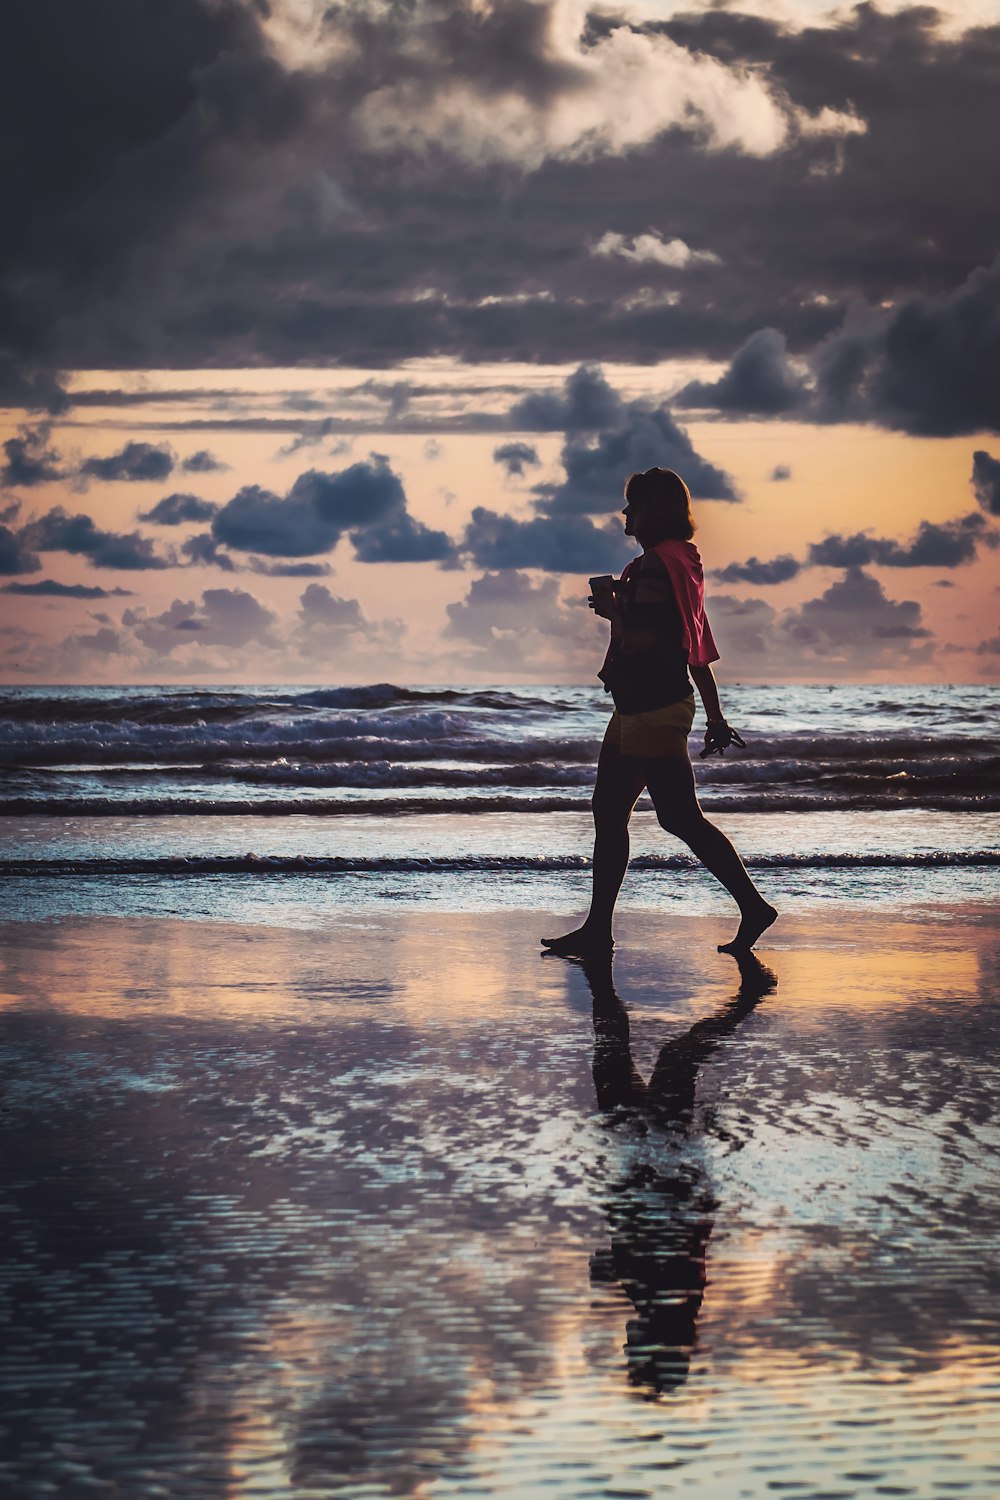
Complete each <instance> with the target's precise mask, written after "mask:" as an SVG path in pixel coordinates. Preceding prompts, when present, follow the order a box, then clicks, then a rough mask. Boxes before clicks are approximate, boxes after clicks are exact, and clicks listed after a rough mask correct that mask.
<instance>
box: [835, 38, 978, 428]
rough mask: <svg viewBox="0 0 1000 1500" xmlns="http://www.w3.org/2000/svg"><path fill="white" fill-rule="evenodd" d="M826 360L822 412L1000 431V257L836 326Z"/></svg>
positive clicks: (901, 424)
mask: <svg viewBox="0 0 1000 1500" xmlns="http://www.w3.org/2000/svg"><path fill="white" fill-rule="evenodd" d="M998 35H1000V28H998ZM998 55H1000V46H998ZM816 369H817V400H816V414H817V415H818V416H819V418H820V419H821V420H824V421H841V420H848V421H850V420H855V421H859V420H860V421H865V420H874V421H877V422H879V423H881V424H882V425H883V426H886V427H892V428H896V429H899V430H901V431H903V432H910V433H914V434H916V435H919V436H922V437H952V436H956V435H959V434H964V433H974V432H984V431H992V432H996V431H1000V380H998V379H997V370H998V369H1000V258H998V259H997V260H995V261H993V263H992V264H991V265H990V266H979V267H977V268H976V269H975V270H974V271H973V272H972V273H971V275H969V276H968V277H967V279H966V280H965V281H963V282H962V283H961V285H960V286H958V287H956V288H955V290H954V291H952V292H949V293H948V294H947V295H944V296H936V297H930V296H917V297H910V298H908V299H905V300H903V301H902V302H901V303H900V305H899V306H898V307H897V308H896V309H895V310H894V311H893V312H892V313H891V314H890V315H889V316H888V317H887V318H886V320H885V321H884V322H882V323H880V324H879V325H878V326H877V327H875V328H874V329H871V330H870V331H865V330H863V329H862V330H858V329H854V328H848V329H847V330H846V331H845V332H844V333H842V334H838V335H835V336H834V337H833V338H831V339H830V340H829V342H828V343H826V344H825V345H824V346H823V347H822V348H821V349H820V350H819V351H818V353H817V356H816Z"/></svg>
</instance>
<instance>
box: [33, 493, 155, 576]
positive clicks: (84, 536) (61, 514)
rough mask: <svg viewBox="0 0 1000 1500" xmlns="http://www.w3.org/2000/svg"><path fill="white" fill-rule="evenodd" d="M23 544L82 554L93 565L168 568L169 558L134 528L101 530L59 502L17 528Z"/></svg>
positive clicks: (51, 550) (84, 516) (50, 550)
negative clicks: (128, 529) (156, 549)
mask: <svg viewBox="0 0 1000 1500" xmlns="http://www.w3.org/2000/svg"><path fill="white" fill-rule="evenodd" d="M20 535H21V540H22V542H23V544H24V545H25V546H27V547H30V548H32V549H37V550H38V551H39V552H69V553H71V554H72V555H73V556H75V557H86V558H87V559H88V560H89V561H90V562H91V563H93V565H94V567H95V568H121V569H123V570H129V569H134V570H148V569H151V568H153V569H159V568H169V567H171V566H172V563H171V561H170V560H169V559H167V558H164V557H160V556H159V554H158V553H157V552H156V551H155V549H154V547H153V544H152V542H150V541H149V540H148V538H147V537H144V536H142V535H141V534H140V533H139V532H138V531H131V532H127V533H125V532H117V531H104V530H102V529H101V528H100V527H99V526H96V525H95V524H94V522H93V521H92V520H91V518H90V516H86V515H82V514H78V515H75V516H71V515H70V514H69V513H68V512H67V511H66V510H64V509H63V507H62V506H61V505H57V506H55V507H54V509H52V510H50V511H48V512H47V514H46V515H44V516H40V517H39V518H38V519H37V520H34V521H29V522H28V524H27V525H26V526H23V527H22V528H21V533H20Z"/></svg>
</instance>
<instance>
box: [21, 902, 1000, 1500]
mask: <svg viewBox="0 0 1000 1500" xmlns="http://www.w3.org/2000/svg"><path fill="white" fill-rule="evenodd" d="M718 925H719V924H718V923H716V922H713V921H712V920H699V919H695V920H692V921H690V922H676V921H675V922H673V923H670V924H668V923H666V922H657V921H656V920H655V919H648V920H646V919H638V918H635V917H633V918H632V919H631V920H629V919H628V918H626V919H625V921H624V923H623V938H622V943H621V951H620V953H619V956H618V958H617V959H616V964H615V973H614V990H613V992H609V991H608V990H607V988H606V987H605V988H603V989H602V988H601V984H600V983H598V985H597V992H596V993H595V991H594V989H593V988H591V987H589V986H588V984H587V981H586V976H585V975H584V974H583V973H582V972H581V971H580V970H579V969H578V968H576V967H575V966H567V965H566V964H564V963H562V962H560V961H555V962H550V961H545V962H541V961H539V959H538V957H537V953H536V950H535V948H534V939H535V936H536V932H540V931H543V930H544V923H540V922H538V921H536V919H535V918H534V917H532V916H531V915H530V914H527V915H524V916H517V915H513V916H512V915H511V914H505V913H500V914H495V915H493V916H490V917H486V918H484V917H478V916H464V917H448V916H444V915H434V914H430V913H423V914H420V915H417V914H414V913H394V914H393V920H388V919H387V918H386V917H385V916H384V915H381V914H377V913H374V912H373V913H372V914H371V915H370V916H366V917H364V918H360V917H359V918H358V919H356V920H353V921H351V922H350V923H347V922H343V921H338V922H336V924H333V923H331V927H330V929H329V930H327V931H311V932H306V933H303V932H301V931H295V932H288V931H282V930H281V929H274V928H271V929H267V930H266V931H263V930H253V929H238V928H234V927H232V926H218V927H213V926H212V925H211V924H201V923H196V922H187V923H185V922H173V923H156V922H148V923H141V922H128V921H114V920H110V919H108V920H104V921H97V922H86V921H81V922H68V921H67V922H62V923H50V924H37V925H35V926H31V927H28V926H20V927H17V928H13V929H12V928H8V929H6V930H5V931H4V933H3V937H4V938H5V939H6V940H7V941H5V943H4V946H3V968H2V970H0V988H2V989H3V991H4V993H5V994H6V996H7V997H8V998H7V1001H6V1005H5V1008H4V1009H3V1011H2V1012H0V1044H2V1054H0V1055H2V1059H3V1068H4V1073H5V1081H6V1085H7V1087H6V1089H5V1099H6V1102H7V1107H8V1110H9V1115H10V1121H11V1126H12V1128H13V1130H14V1131H15V1132H16V1135H15V1136H14V1140H15V1141H16V1149H8V1150H6V1151H5V1152H4V1154H3V1157H2V1158H0V1160H2V1169H0V1170H2V1173H3V1178H4V1184H3V1186H4V1194H3V1197H4V1202H5V1204H6V1206H7V1209H8V1213H7V1215H6V1221H7V1222H6V1237H7V1243H8V1246H9V1247H10V1253H9V1254H8V1261H7V1268H6V1270H5V1271H4V1273H3V1274H4V1281H5V1286H6V1289H7V1291H8V1293H9V1300H8V1307H9V1309H10V1327H9V1329H8V1331H7V1336H6V1338H5V1341H4V1346H3V1347H4V1351H5V1353H4V1357H3V1364H4V1369H3V1372H2V1374H0V1380H2V1382H3V1388H4V1393H5V1396H7V1397H8V1398H12V1402H13V1410H14V1412H15V1422H16V1426H12V1427H11V1428H9V1429H8V1430H7V1432H6V1435H5V1437H4V1440H3V1451H2V1454H0V1462H2V1463H3V1465H4V1466H5V1467H3V1468H2V1469H0V1477H5V1478H8V1479H9V1480H11V1481H14V1480H18V1479H24V1480H30V1481H32V1482H33V1481H35V1480H38V1479H45V1480H48V1481H49V1482H52V1483H56V1484H57V1485H58V1484H61V1483H64V1480H65V1478H66V1475H67V1474H69V1473H70V1472H71V1471H70V1470H69V1469H65V1465H67V1464H69V1465H73V1464H76V1465H79V1466H80V1472H82V1473H84V1474H85V1475H89V1476H90V1477H91V1478H97V1479H100V1480H104V1481H107V1482H113V1483H116V1484H118V1485H119V1486H120V1487H121V1488H123V1490H124V1491H125V1492H128V1491H129V1488H130V1487H131V1488H132V1490H133V1491H135V1492H139V1490H141V1488H142V1487H143V1486H152V1485H154V1484H157V1483H159V1484H161V1485H163V1486H164V1487H165V1488H166V1490H167V1492H168V1493H171V1494H175V1493H176V1494H179V1495H180V1494H184V1495H186V1494H188V1493H190V1494H192V1495H194V1494H197V1495H198V1496H199V1497H201V1496H202V1495H213V1494H218V1495H220V1496H222V1495H225V1496H227V1497H228V1496H229V1495H233V1494H238V1493H242V1492H243V1489H245V1488H247V1487H248V1486H251V1485H252V1484H254V1483H257V1484H260V1483H264V1482H265V1481H266V1485H265V1487H266V1489H267V1493H269V1494H273V1495H276V1496H282V1497H285V1496H287V1497H296V1500H298V1497H299V1496H300V1495H305V1494H306V1493H308V1492H309V1490H310V1488H312V1489H317V1488H318V1489H319V1490H320V1491H321V1492H322V1493H324V1494H337V1493H352V1492H356V1491H357V1489H358V1487H360V1486H361V1485H362V1484H373V1485H375V1486H376V1487H377V1488H379V1489H380V1491H381V1492H387V1493H395V1494H424V1493H426V1494H435V1495H436V1494H445V1493H455V1494H465V1493H468V1492H470V1491H471V1490H473V1489H475V1488H476V1487H477V1486H478V1487H479V1488H482V1489H485V1490H486V1491H487V1492H495V1493H502V1492H505V1491H506V1492H508V1493H517V1492H518V1486H519V1485H520V1486H521V1487H522V1489H523V1486H524V1484H525V1483H527V1482H528V1479H529V1477H530V1481H531V1483H533V1484H544V1485H545V1487H546V1490H547V1492H549V1493H552V1494H555V1495H556V1496H567V1497H569V1496H576V1495H582V1494H584V1493H591V1492H592V1490H593V1486H594V1485H595V1484H596V1483H597V1482H598V1481H600V1483H601V1484H602V1485H603V1486H605V1487H624V1488H630V1489H638V1490H643V1489H645V1490H646V1491H648V1492H651V1493H659V1492H660V1491H661V1490H662V1488H663V1486H664V1484H666V1483H667V1482H668V1480H669V1482H670V1483H671V1484H673V1485H674V1486H675V1487H677V1488H680V1489H687V1490H688V1491H689V1492H691V1493H698V1494H712V1493H713V1492H714V1491H713V1486H715V1487H716V1489H717V1490H718V1492H719V1493H725V1492H726V1491H725V1488H724V1487H725V1485H726V1484H729V1483H731V1481H732V1479H733V1475H735V1474H739V1475H740V1482H741V1484H742V1486H743V1488H745V1489H746V1491H747V1493H748V1494H750V1495H754V1496H756V1495H758V1494H760V1495H763V1494H765V1493H767V1492H768V1485H769V1483H770V1480H771V1479H772V1478H773V1477H774V1476H775V1474H778V1473H779V1472H780V1476H782V1477H783V1478H784V1479H786V1480H795V1481H798V1482H799V1484H800V1486H810V1485H811V1486H812V1487H813V1488H815V1487H816V1486H817V1484H818V1483H819V1480H820V1479H821V1478H822V1479H823V1480H824V1481H825V1482H826V1487H829V1488H838V1489H846V1490H847V1491H848V1492H849V1493H854V1492H857V1493H865V1490H864V1488H863V1485H862V1481H860V1480H856V1481H855V1480H850V1479H849V1478H845V1477H844V1476H847V1475H849V1474H859V1473H876V1472H878V1473H879V1474H881V1475H882V1478H881V1479H879V1480H878V1481H877V1482H879V1483H889V1484H893V1483H897V1484H902V1486H903V1487H904V1488H905V1487H906V1486H907V1485H909V1486H910V1489H911V1491H912V1492H913V1493H917V1494H923V1493H936V1486H937V1484H938V1481H939V1480H941V1481H949V1482H955V1481H961V1480H963V1479H964V1480H967V1481H968V1482H969V1483H970V1484H971V1485H972V1486H973V1488H974V1487H975V1485H976V1484H977V1483H979V1484H980V1485H983V1484H989V1483H991V1482H992V1481H991V1480H990V1479H989V1478H988V1474H989V1464H990V1463H991V1462H992V1459H991V1457H990V1455H989V1453H988V1451H987V1438H988V1437H989V1436H990V1435H991V1434H992V1436H993V1438H994V1439H995V1436H996V1431H997V1421H998V1407H997V1403H996V1393H995V1390H991V1389H990V1388H989V1385H988V1371H989V1369H990V1368H991V1365H992V1364H993V1363H994V1362H995V1359H996V1355H997V1351H998V1346H1000V1323H998V1319H997V1315H996V1311H995V1306H994V1304H995V1298H994V1297H993V1293H992V1289H993V1287H994V1285H995V1277H996V1274H997V1263H996V1244H995V1241H996V1225H997V1221H998V1218H1000V1202H998V1193H997V1185H996V1181H995V1173H994V1172H993V1170H992V1162H993V1161H994V1160H995V1149H996V1144H997V1142H996V1131H995V1128H994V1126H993V1124H992V1106H991V1101H992V1099H993V1098H994V1097H995V1085H996V1081H997V1080H996V1076H995V1073H996V1065H995V1062H994V1061H993V1060H992V1059H995V1057H996V1052H997V1049H996V1040H997V1038H996V1028H997V1021H996V1017H995V1012H994V1011H993V1010H992V1009H991V1007H990V1004H989V1001H990V991H989V989H988V987H987V983H986V975H987V974H988V962H989V959H990V956H991V954H992V952H993V948H994V943H993V939H992V936H991V934H990V932H989V930H988V928H986V927H985V926H984V925H978V926H977V925H971V924H967V923H964V922H961V921H956V922H954V923H953V924H952V925H950V926H948V925H946V924H943V923H931V924H928V923H924V924H920V923H917V922H907V921H895V922H893V923H889V924H886V923H882V922H878V921H875V920H870V921H867V920H865V919H864V918H855V917H853V916H851V917H849V918H848V917H845V916H844V915H843V913H840V914H839V916H838V919H837V923H836V925H835V926H834V925H833V924H832V923H829V922H828V921H826V920H825V919H823V918H821V917H817V918H815V919H813V920H811V921H808V922H796V923H794V924H789V929H788V931H787V932H786V933H784V934H782V935H781V936H780V937H778V936H776V937H775V939H774V946H773V947H772V948H771V949H770V950H769V951H768V952H767V954H766V955H765V956H766V957H767V959H768V961H769V963H770V964H771V966H772V967H773V968H774V969H775V971H776V973H777V974H778V976H779V980H780V983H779V987H778V989H777V991H776V992H775V993H773V994H770V995H767V996H766V998H765V999H764V1003H763V1004H759V1005H758V1004H755V1003H750V1004H747V1005H745V1006H744V1007H743V1008H742V1010H741V1009H740V1001H739V999H738V998H737V987H738V985H739V981H740V976H739V974H738V973H737V971H736V968H735V965H734V964H733V962H732V960H731V959H729V958H728V957H726V956H725V955H717V954H716V953H715V952H714V950H713V948H712V943H713V942H714V940H715V939H716V936H717V931H716V929H717V927H718ZM981 964H982V965H983V968H982V971H981V974H982V977H977V976H979V975H980V965H981ZM949 976H950V978H949ZM866 997H867V998H866ZM758 998H759V997H758ZM623 1016H624V1017H625V1021H626V1027H627V1030H626V1031H625V1032H624V1033H623V1031H622V1017H623ZM595 1018H596V1019H597V1020H598V1023H599V1024H598V1053H599V1054H600V1053H601V1050H602V1046H603V1047H604V1058H603V1062H602V1061H601V1058H600V1056H599V1057H598V1073H597V1081H598V1084H599V1090H598V1092H595V1076H594V1075H593V1074H592V1071H591V1069H592V1065H593V1064H594V1062H595V1055H594V1048H595V1034H594V1020H595ZM713 1018H714V1019H713ZM730 1023H732V1024H730ZM713 1026H714V1027H715V1030H714V1031H713V1029H712V1028H713ZM609 1028H610V1029H609ZM602 1037H603V1039H604V1041H603V1043H602ZM626 1037H627V1042H626V1041H625V1038H626ZM605 1044H607V1045H605ZM623 1044H624V1045H625V1047H626V1051H627V1056H626V1054H625V1052H623V1051H622V1047H623ZM702 1044H704V1045H702ZM608 1046H610V1047H611V1050H612V1052H613V1053H614V1052H615V1049H617V1053H616V1056H617V1063H616V1061H615V1057H612V1058H611V1063H612V1065H613V1066H612V1068H611V1072H612V1074H614V1075H615V1076H616V1077H617V1078H618V1081H619V1083H621V1082H622V1080H623V1079H625V1081H626V1083H627V1084H628V1088H627V1089H626V1094H627V1095H628V1097H626V1096H625V1095H623V1094H622V1093H621V1089H620V1088H619V1090H618V1092H617V1094H615V1091H614V1090H613V1089H612V1091H611V1093H610V1094H609V1093H608V1091H607V1088H606V1085H607V1081H608V1077H609V1075H608V1069H607V1066H606V1065H607V1064H608V1061H609V1059H608V1055H607V1048H608ZM664 1057H665V1058H666V1061H667V1064H668V1065H671V1066H670V1067H668V1072H669V1073H670V1075H671V1076H670V1077H667V1076H663V1077H661V1083H663V1084H664V1085H665V1091H664V1089H662V1088H661V1090H660V1095H659V1097H660V1099H661V1100H666V1101H667V1102H666V1103H665V1104H661V1105H660V1106H658V1109H659V1114H658V1115H657V1110H656V1109H654V1110H653V1113H652V1114H650V1112H649V1107H648V1106H649V1098H648V1094H647V1095H646V1096H645V1099H643V1098H641V1097H640V1096H641V1095H642V1091H643V1089H648V1085H649V1081H650V1079H651V1076H653V1072H654V1069H655V1067H656V1065H657V1059H658V1058H659V1059H660V1066H661V1072H662V1069H663V1066H664V1064H663V1059H664ZM618 1064H621V1066H620V1067H619V1066H618ZM681 1064H683V1066H681ZM602 1069H603V1072H602ZM616 1069H617V1071H616ZM633 1071H634V1072H635V1075H636V1077H637V1078H638V1083H636V1082H635V1081H634V1080H633V1079H632V1073H633ZM626 1074H627V1077H626ZM681 1074H683V1077H682V1076H681ZM630 1080H631V1081H630ZM630 1090H631V1091H632V1092H631V1093H629V1091H630ZM671 1090H673V1092H672V1093H671ZM612 1096H613V1097H612ZM675 1188H676V1189H677V1191H675ZM685 1194H687V1195H688V1196H687V1197H686V1198H685ZM699 1225H700V1226H701V1230H699ZM689 1229H690V1230H692V1233H693V1238H691V1237H690V1236H689V1235H688V1230H689ZM706 1231H707V1232H706ZM602 1256H603V1262H602ZM602 1268H603V1271H604V1272H605V1273H607V1274H605V1275H602V1274H601V1272H602ZM595 1271H596V1274H595ZM671 1299H673V1306H674V1308H675V1309H676V1308H678V1307H679V1308H680V1319H679V1321H678V1315H677V1314H676V1312H675V1313H674V1314H669V1315H668V1317H667V1322H666V1323H664V1321H663V1317H662V1316H661V1309H662V1307H663V1306H668V1307H669V1305H670V1303H671ZM685 1306H686V1311H685ZM682 1325H684V1326H683V1327H682ZM684 1328H686V1332H685V1331H684ZM630 1370H631V1372H632V1376H633V1378H632V1379H631V1381H630V1379H629V1371H630ZM958 1432H961V1433H962V1434H963V1435H962V1441H961V1444H958V1441H957V1438H955V1437H953V1434H954V1433H958ZM958 1447H960V1450H961V1451H960V1452H957V1453H956V1451H955V1450H956V1448H958ZM60 1465H63V1469H60V1467H59V1466H60ZM64 1469H65V1472H64ZM73 1472H77V1471H73ZM834 1481H836V1483H835V1482H834ZM867 1482H868V1481H865V1483H867ZM871 1482H872V1483H875V1482H876V1481H874V1480H873V1481H871ZM851 1485H853V1486H854V1489H853V1490H852V1489H851ZM859 1485H862V1487H861V1488H860V1489H859V1488H858V1486H859ZM720 1486H721V1488H720ZM921 1486H922V1488H921Z"/></svg>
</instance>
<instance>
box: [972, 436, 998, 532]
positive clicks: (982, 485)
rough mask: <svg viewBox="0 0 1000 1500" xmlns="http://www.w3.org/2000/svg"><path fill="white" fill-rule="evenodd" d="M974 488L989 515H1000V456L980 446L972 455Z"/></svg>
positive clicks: (977, 497)
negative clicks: (995, 456)
mask: <svg viewBox="0 0 1000 1500" xmlns="http://www.w3.org/2000/svg"><path fill="white" fill-rule="evenodd" d="M972 488H973V489H974V490H975V493H976V499H977V500H978V501H979V503H980V505H981V506H982V507H983V510H984V511H985V512H986V514H987V515H988V516H1000V458H993V456H992V455H991V454H989V453H987V452H986V451H985V450H984V449H982V448H978V449H977V450H976V452H975V453H974V454H973V455H972Z"/></svg>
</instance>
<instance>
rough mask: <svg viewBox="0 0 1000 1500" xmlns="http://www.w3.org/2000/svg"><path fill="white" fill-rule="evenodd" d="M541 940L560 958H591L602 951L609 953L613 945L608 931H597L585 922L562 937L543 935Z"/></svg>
mask: <svg viewBox="0 0 1000 1500" xmlns="http://www.w3.org/2000/svg"><path fill="white" fill-rule="evenodd" d="M541 941H542V947H543V948H547V949H548V951H549V952H550V953H557V954H558V955H559V957H560V958H593V957H595V956H597V955H599V954H602V953H610V952H611V949H612V948H613V947H614V946H615V943H614V938H613V937H612V936H611V934H610V932H606V931H605V932H597V931H596V930H595V929H594V928H592V927H588V926H587V924H586V922H585V923H584V924H583V926H582V927H578V928H577V929H576V931H575V932H566V933H564V934H563V936H562V937H556V938H544V937H543V938H542V940H541Z"/></svg>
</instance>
